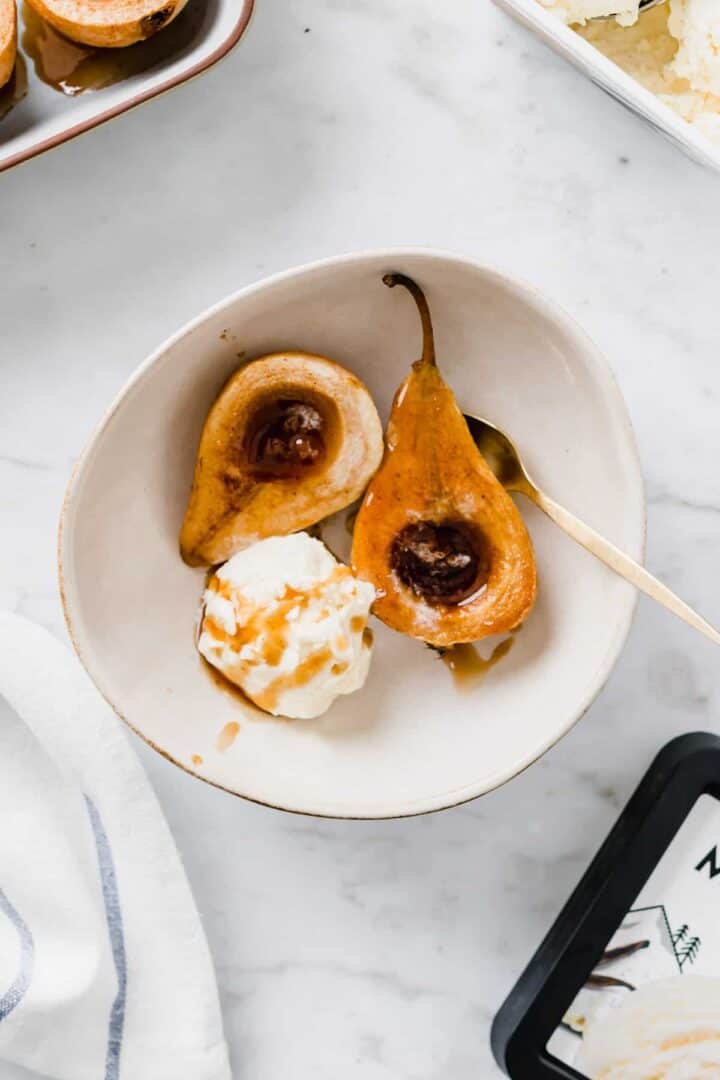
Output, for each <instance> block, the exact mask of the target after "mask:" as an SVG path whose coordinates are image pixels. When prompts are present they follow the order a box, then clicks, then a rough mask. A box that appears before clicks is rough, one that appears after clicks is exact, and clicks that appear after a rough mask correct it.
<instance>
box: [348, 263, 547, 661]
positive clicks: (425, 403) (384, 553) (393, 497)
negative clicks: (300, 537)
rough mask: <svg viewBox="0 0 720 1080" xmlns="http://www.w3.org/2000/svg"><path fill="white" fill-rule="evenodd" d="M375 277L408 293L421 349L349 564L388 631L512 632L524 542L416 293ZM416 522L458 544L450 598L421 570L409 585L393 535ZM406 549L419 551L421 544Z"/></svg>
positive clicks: (525, 603)
mask: <svg viewBox="0 0 720 1080" xmlns="http://www.w3.org/2000/svg"><path fill="white" fill-rule="evenodd" d="M384 280H385V283H386V284H388V285H391V286H392V285H395V284H402V285H405V287H406V288H409V289H410V291H411V292H412V293H413V296H414V297H415V300H416V302H417V303H418V307H419V309H420V312H421V316H422V319H423V328H424V350H423V357H422V359H421V360H418V361H417V362H416V363H415V364H413V367H412V370H411V372H410V374H409V375H408V377H407V379H406V380H405V382H404V383H403V384H402V386H401V387H400V388H399V390H398V391H397V393H396V395H395V400H394V403H393V407H392V412H391V414H390V420H389V422H388V426H387V431H386V435H385V444H386V449H385V455H384V458H383V462H382V465H381V466H380V468H379V470H378V471H377V473H376V474H375V476H374V478H373V479H372V481H371V483H370V485H369V487H368V489H367V492H366V494H365V498H364V500H363V503H362V506H361V508H360V511H359V513H358V516H357V520H356V522H355V531H354V536H353V549H352V564H353V569H354V571H355V573H356V574H357V575H358V576H359V577H361V578H363V579H364V580H366V581H369V582H371V584H373V585H374V586H375V589H376V593H377V599H376V601H375V604H374V607H373V611H374V613H375V614H376V615H377V616H378V618H380V619H381V620H382V621H383V622H384V623H387V625H388V626H391V627H392V628H393V629H395V630H399V631H401V632H402V633H405V634H409V635H410V636H411V637H415V638H419V639H421V640H422V641H425V642H427V643H428V644H430V645H434V646H437V647H450V646H452V645H455V644H459V643H461V642H470V641H478V640H480V639H481V638H484V637H489V636H491V635H493V634H500V633H504V632H506V631H509V630H512V629H514V628H515V627H517V626H518V625H519V624H520V623H522V622H523V621H524V619H525V618H526V617H527V615H528V614H529V612H530V609H531V608H532V606H533V603H534V601H535V595H536V589H537V582H536V568H535V558H534V554H533V549H532V543H531V541H530V537H529V535H528V532H527V529H526V528H525V525H524V523H523V520H522V518H521V516H520V513H519V511H518V509H517V507H516V506H515V503H514V502H513V501H512V499H511V498H510V496H509V495H508V493H507V492H506V491H505V489H504V488H503V487H502V485H501V484H500V483H499V482H498V480H497V479H496V477H495V475H494V474H493V473H492V471H491V470H490V468H489V466H488V465H487V463H486V462H485V460H484V458H483V457H482V456H481V454H480V452H479V451H478V449H477V447H476V445H475V443H474V441H473V439H472V436H471V435H470V432H469V430H468V427H467V424H466V423H465V419H464V417H463V415H462V413H461V411H460V409H459V408H458V405H457V402H456V401H455V396H454V394H453V392H452V390H451V389H450V388H449V386H448V385H447V384H446V383H445V381H444V380H443V378H442V375H441V374H440V371H439V370H438V367H437V364H436V362H435V354H434V345H433V339H432V325H431V322H430V315H429V311H428V309H427V305H426V303H425V299H424V296H423V294H422V293H421V292H420V290H419V288H418V286H417V285H415V283H414V282H412V281H411V280H410V279H406V278H405V277H404V276H403V275H396V274H394V275H387V276H386V278H385V279H384ZM419 523H426V524H427V525H429V526H430V530H432V529H433V528H437V529H439V530H441V532H440V534H439V535H440V536H442V535H443V532H442V531H443V530H448V529H449V530H450V532H449V535H450V536H451V537H454V539H455V540H456V541H458V542H457V543H455V544H454V545H453V547H452V554H454V556H455V562H458V561H459V563H460V565H461V569H460V570H457V569H454V568H452V566H451V569H450V570H449V571H448V574H449V575H450V577H449V580H450V581H451V583H452V587H453V589H454V590H455V593H456V595H454V596H452V597H449V598H443V596H442V588H441V586H442V581H443V579H442V578H440V579H438V578H436V577H435V578H433V577H432V576H430V577H428V578H426V579H425V578H423V577H422V575H421V576H420V578H419V579H418V580H417V583H416V587H413V586H412V582H411V584H408V580H410V578H409V577H408V574H410V576H411V575H412V572H415V573H417V567H418V564H417V562H415V563H411V564H410V568H409V571H408V565H407V560H406V561H405V562H403V559H404V558H405V556H404V555H403V554H402V551H403V548H402V546H401V547H400V548H398V537H403V536H407V535H410V537H411V539H412V537H413V536H417V535H418V529H419V527H420V526H419ZM422 528H423V529H425V531H426V532H427V529H426V528H425V525H423V526H422ZM408 530H409V532H408ZM419 535H420V538H421V540H423V539H426V537H424V536H423V534H422V533H420V534H419ZM430 535H431V538H432V532H431V534H430ZM445 535H448V533H447V532H446V533H445ZM415 547H416V551H415V554H417V553H418V552H419V557H420V558H422V557H423V556H424V554H425V553H426V551H427V548H426V546H423V545H422V544H421V545H420V546H419V547H418V545H417V544H416V545H415ZM469 548H474V551H475V553H476V556H477V558H476V559H475V560H473V559H471V558H470V556H469V555H468V554H467V551H468V550H469ZM398 551H400V552H401V554H400V555H398ZM458 552H459V556H458ZM451 557H452V555H451ZM463 562H465V563H467V564H468V569H467V571H463V570H462V563H463ZM420 565H421V566H422V564H420ZM474 566H476V570H477V574H476V576H475V578H474V579H473V574H472V571H473V567H474ZM463 573H465V574H466V576H465V577H463ZM467 574H469V575H470V576H469V577H468V576H467ZM403 577H404V578H405V580H403ZM428 583H429V584H428ZM417 586H419V587H417ZM438 591H439V593H440V595H438ZM431 593H434V595H430V594H431Z"/></svg>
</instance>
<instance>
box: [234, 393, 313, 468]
mask: <svg viewBox="0 0 720 1080" xmlns="http://www.w3.org/2000/svg"><path fill="white" fill-rule="evenodd" d="M324 432H325V419H324V417H323V415H322V413H321V412H320V410H319V408H318V407H317V405H315V404H313V403H311V402H309V401H300V400H296V399H294V398H284V399H281V400H278V401H275V402H273V403H272V404H270V405H266V406H264V407H263V408H262V409H260V410H259V411H258V413H257V414H256V415H255V417H254V418H253V421H252V423H251V424H250V438H249V458H250V464H251V465H252V466H253V467H254V469H255V470H256V471H257V472H259V473H263V474H267V475H269V476H300V475H302V474H303V473H304V472H305V471H306V470H307V469H309V468H312V466H314V465H319V464H320V462H321V461H322V460H323V459H324V457H325V452H326V447H325V439H324Z"/></svg>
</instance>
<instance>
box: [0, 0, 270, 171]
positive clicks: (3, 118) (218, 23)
mask: <svg viewBox="0 0 720 1080" xmlns="http://www.w3.org/2000/svg"><path fill="white" fill-rule="evenodd" d="M253 3H254V0H191V3H189V4H188V6H187V7H186V8H185V10H184V11H183V12H182V13H181V14H180V15H179V16H178V17H177V18H176V19H175V20H174V21H173V22H172V23H171V24H170V25H169V26H168V27H167V29H165V30H163V31H161V32H160V33H158V34H157V35H155V37H153V38H151V39H149V40H148V41H145V42H141V43H140V44H139V45H133V46H131V47H130V48H129V49H112V50H111V49H103V50H91V49H86V48H83V47H82V46H77V47H76V46H74V45H73V44H72V43H68V42H65V41H64V39H60V44H61V50H62V53H63V55H62V62H63V64H64V65H66V66H68V60H67V57H68V55H70V57H71V59H70V65H69V67H68V70H69V69H70V67H71V66H72V64H75V67H74V69H73V70H72V72H71V74H70V76H69V79H70V81H71V83H72V85H69V86H68V80H67V79H66V80H65V85H66V91H65V92H63V90H62V89H61V88H60V87H59V86H58V85H53V84H52V81H51V79H50V77H49V76H48V75H47V72H46V71H44V70H43V64H45V65H46V67H51V66H52V65H53V64H54V65H55V66H56V67H57V58H55V57H50V58H49V60H50V62H49V63H48V55H47V54H48V49H49V47H50V46H49V45H48V41H47V38H46V36H45V28H46V24H44V23H41V27H42V28H43V29H42V33H41V34H38V33H37V32H36V24H37V16H35V17H34V18H33V13H32V11H30V10H29V9H28V8H27V7H26V5H24V4H23V3H22V0H21V2H20V3H19V25H18V63H17V67H16V74H15V76H14V80H15V86H13V85H11V86H9V87H7V88H4V89H3V90H2V91H0V172H2V171H3V169H8V168H10V167H11V166H12V165H17V164H18V163H19V162H21V161H26V160H27V159H28V158H31V157H34V156H35V154H39V153H42V151H43V150H49V149H51V148H52V147H55V146H59V145H60V143H63V142H65V141H67V140H68V139H71V138H73V137H74V136H75V135H79V134H81V133H82V132H84V131H88V130H89V129H90V128H93V127H96V126H97V125H98V124H102V123H104V121H106V120H111V119H112V118H113V117H115V116H119V115H120V113H123V112H125V111H126V110H127V109H131V108H132V107H133V106H134V105H139V104H140V103H141V102H143V101H147V100H148V99H149V98H152V97H154V96H155V95H156V94H161V93H162V92H163V91H165V90H170V89H171V88H172V87H175V86H178V85H179V84H180V83H183V82H185V81H186V80H187V79H190V78H192V77H193V76H195V75H199V74H201V72H203V71H206V70H207V69H208V68H210V67H211V66H212V65H213V64H215V63H216V62H217V61H218V60H220V59H222V57H224V56H225V55H227V53H228V52H229V51H230V50H231V49H232V48H233V46H234V45H236V44H237V42H238V41H239V40H240V38H241V37H242V35H243V32H244V31H245V28H246V27H247V24H248V22H249V20H250V16H251V14H252V9H253ZM50 33H52V32H50ZM111 65H115V67H114V68H111ZM116 80H117V81H116ZM56 81H57V82H61V81H62V78H61V77H60V76H56ZM105 81H110V82H111V83H112V84H111V85H106V86H104V88H103V89H87V90H84V92H73V91H78V90H80V88H81V87H84V86H93V85H94V83H98V82H105ZM68 90H69V91H70V92H68Z"/></svg>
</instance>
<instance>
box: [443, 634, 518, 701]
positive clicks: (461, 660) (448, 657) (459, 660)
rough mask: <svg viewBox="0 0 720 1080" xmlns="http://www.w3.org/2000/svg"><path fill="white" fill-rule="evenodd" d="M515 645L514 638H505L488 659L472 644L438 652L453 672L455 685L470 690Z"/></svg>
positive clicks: (454, 646) (455, 646)
mask: <svg viewBox="0 0 720 1080" xmlns="http://www.w3.org/2000/svg"><path fill="white" fill-rule="evenodd" d="M514 644H515V638H514V637H507V638H505V639H504V640H503V641H501V642H500V643H499V644H498V645H496V646H495V648H494V649H493V651H492V652H491V653H490V655H489V656H488V657H487V658H485V657H482V656H481V655H480V653H479V652H478V650H477V647H476V646H475V645H472V644H470V643H468V644H463V645H453V646H452V647H451V648H449V649H443V650H438V652H439V653H440V659H441V660H442V662H443V664H444V665H445V667H446V668H449V669H450V671H451V672H452V675H453V679H454V681H455V685H456V686H457V687H459V688H460V689H462V690H469V689H471V688H472V687H473V686H477V684H478V683H479V682H482V680H483V679H484V678H485V676H486V675H487V673H488V671H490V670H491V668H494V667H495V665H496V664H499V663H500V661H501V660H502V658H503V657H504V656H507V654H508V653H509V652H510V650H511V649H512V647H513V645H514Z"/></svg>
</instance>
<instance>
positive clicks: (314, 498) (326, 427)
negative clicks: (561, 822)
mask: <svg viewBox="0 0 720 1080" xmlns="http://www.w3.org/2000/svg"><path fill="white" fill-rule="evenodd" d="M382 454H383V437H382V425H381V423H380V418H379V416H378V414H377V409H376V408H375V405H374V403H373V400H372V398H371V397H370V394H369V392H368V390H367V388H366V387H365V386H364V384H363V383H362V382H360V380H359V379H358V378H357V377H356V376H355V375H353V374H352V372H350V371H348V370H347V369H346V368H344V367H342V366H341V365H340V364H337V363H336V362H335V361H334V360H329V359H328V358H327V357H324V356H316V355H314V354H313V353H301V352H284V353H273V354H272V355H270V356H263V357H260V358H259V359H257V360H252V361H251V362H250V363H248V364H246V365H245V366H244V367H242V368H240V370H239V371H237V372H235V374H234V375H233V376H232V377H231V378H230V380H229V381H228V382H227V383H226V385H225V387H224V388H223V390H222V391H221V393H220V396H219V397H218V399H217V401H216V402H215V404H214V405H213V406H212V408H211V410H210V412H209V413H208V416H207V419H206V421H205V426H204V428H203V432H202V436H201V438H200V446H199V448H198V453H197V460H196V464H195V475H194V478H193V486H192V491H191V494H190V500H189V503H188V508H187V511H186V513H185V519H184V521H183V525H182V530H181V533H180V553H181V555H182V557H183V559H184V561H185V562H186V563H188V565H190V566H214V565H216V564H217V563H221V562H225V561H226V560H227V559H229V558H231V557H232V556H233V555H235V554H236V553H237V552H238V551H241V550H242V549H243V548H246V547H249V546H250V544H254V543H256V542H257V541H258V540H262V539H264V538H266V537H268V536H285V535H287V534H289V533H293V532H299V531H300V530H301V529H306V528H308V526H310V525H314V524H316V523H317V522H318V521H321V520H322V519H323V518H325V517H329V516H330V515H331V514H334V513H337V511H339V510H342V509H344V508H345V507H346V506H349V505H350V503H352V502H354V501H355V500H356V499H357V498H358V497H359V496H360V495H361V494H362V493H363V491H364V490H365V487H366V485H367V483H368V481H369V480H370V477H371V476H372V474H373V473H374V472H375V470H376V469H377V467H378V465H379V464H380V461H381V460H382Z"/></svg>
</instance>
